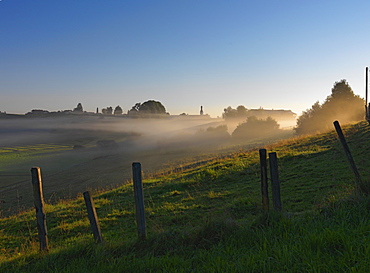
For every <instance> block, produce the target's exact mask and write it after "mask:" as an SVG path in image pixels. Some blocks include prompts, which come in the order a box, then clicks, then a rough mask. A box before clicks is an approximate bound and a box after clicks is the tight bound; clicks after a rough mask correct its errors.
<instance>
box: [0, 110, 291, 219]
mask: <svg viewBox="0 0 370 273" xmlns="http://www.w3.org/2000/svg"><path fill="white" fill-rule="evenodd" d="M240 122H241V121H237V122H236V121H225V120H223V119H214V118H200V117H195V118H192V117H186V116H185V117H181V116H180V117H179V116H177V117H166V118H158V119H155V118H152V119H145V118H123V117H114V116H111V117H104V116H60V117H42V118H34V117H33V118H15V119H0V151H1V153H0V179H1V181H0V206H1V207H0V208H1V211H0V213H1V214H3V215H7V214H9V213H13V212H15V211H17V210H20V209H24V208H29V207H31V206H32V194H31V193H32V188H31V176H30V169H31V167H33V166H38V167H40V168H41V172H42V177H43V184H44V185H43V186H44V192H45V199H46V202H54V201H57V200H59V199H60V198H72V197H74V196H76V194H78V193H81V192H83V191H86V190H96V189H104V188H111V187H114V186H116V185H118V184H122V183H125V182H127V181H129V180H130V179H131V163H132V162H135V161H139V162H141V163H142V165H143V171H144V173H147V174H150V173H155V172H157V171H159V170H163V169H168V168H170V169H171V168H177V167H178V166H182V165H186V164H191V163H193V162H197V161H200V160H204V159H206V158H207V157H209V156H210V155H211V154H218V155H220V156H222V154H227V153H230V152H233V151H235V150H238V149H241V148H243V147H244V148H246V149H247V148H250V147H253V145H261V144H262V143H263V141H268V140H269V141H271V139H274V140H275V139H276V138H284V137H289V136H291V130H280V131H279V132H278V133H276V136H273V135H266V136H262V137H261V138H259V139H257V140H256V139H252V140H249V139H247V138H246V139H245V141H243V143H241V142H240V141H238V142H235V141H234V140H233V138H232V137H231V133H232V131H233V130H234V129H235V128H236V127H237V126H238V124H239V123H240ZM264 139H265V140H264ZM109 141H110V142H109ZM243 145H246V146H243Z"/></svg>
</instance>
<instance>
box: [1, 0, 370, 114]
mask: <svg viewBox="0 0 370 273" xmlns="http://www.w3.org/2000/svg"><path fill="white" fill-rule="evenodd" d="M369 56H370V1H368V0H366V1H365V0H363V1H362V0H352V1H342V0H335V1H332V0H310V1H306V0H258V1H257V0H253V1H252V0H243V1H242V0H240V1H237V0H235V1H233V0H223V1H218V0H209V1H206V0H204V1H199V0H168V1H162V0H148V1H140V0H120V1H119V0H114V1H113V0H105V1H102V0H101V1H97V0H63V1H57V0H53V1H51V0H0V111H6V112H8V113H26V112H28V111H30V110H32V109H44V110H49V111H57V110H64V109H73V108H74V107H76V105H77V103H79V102H81V103H82V105H83V107H84V110H86V111H95V110H96V108H97V107H98V108H99V109H101V108H104V107H107V106H112V107H113V108H114V107H115V106H117V105H120V106H121V107H122V108H123V110H124V111H125V112H126V111H127V110H129V109H131V107H132V106H133V105H134V104H135V103H137V102H144V101H146V100H149V99H154V100H159V101H161V102H162V103H163V105H164V106H165V107H166V109H167V111H168V112H170V114H173V115H175V114H181V113H183V112H185V113H189V114H198V113H199V109H200V106H201V105H203V106H204V110H205V112H206V113H208V114H210V115H211V116H212V117H216V116H221V114H222V112H223V109H224V108H226V107H227V106H232V107H233V108H236V107H237V106H238V105H244V106H245V107H247V108H258V107H263V108H266V109H271V108H273V109H291V110H293V111H294V112H296V113H297V114H300V113H301V112H302V111H303V110H305V109H307V108H310V107H311V105H312V104H314V103H315V101H317V100H319V101H320V102H323V100H324V99H325V98H326V96H328V95H329V94H330V91H331V88H332V87H333V84H334V82H336V81H339V80H341V79H346V80H347V81H348V82H349V84H350V86H351V87H352V89H353V90H354V92H355V93H356V94H358V95H360V96H361V97H364V96H365V94H364V89H365V87H364V86H365V84H364V70H365V66H368V65H370V60H369Z"/></svg>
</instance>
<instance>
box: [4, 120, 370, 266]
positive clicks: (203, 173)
mask: <svg viewBox="0 0 370 273" xmlns="http://www.w3.org/2000/svg"><path fill="white" fill-rule="evenodd" d="M344 132H345V135H346V137H347V139H348V142H349V146H350V148H351V150H352V153H353V157H354V159H355V161H356V163H357V165H358V168H359V171H360V173H361V174H362V176H363V180H364V181H367V180H368V177H367V176H368V170H369V168H370V162H369V160H368V158H367V151H368V149H369V148H370V147H369V146H370V144H369V141H368V140H369V138H370V130H369V126H368V125H367V123H365V122H362V123H358V124H354V125H350V126H347V127H345V128H344ZM264 148H266V149H267V150H268V151H269V152H277V155H278V158H279V170H280V180H281V194H282V203H283V213H282V214H280V213H274V212H272V211H271V212H270V213H268V214H267V213H265V212H263V211H262V206H261V195H260V183H259V180H260V178H259V172H260V170H259V158H258V149H257V148H254V149H251V150H243V149H239V150H237V151H234V152H232V153H227V154H224V155H223V156H214V157H212V156H210V155H209V154H208V157H207V158H205V157H202V156H201V155H199V157H198V158H195V159H193V160H194V161H190V160H188V161H186V160H184V161H183V162H182V165H180V164H176V166H171V165H168V167H167V169H164V170H161V171H160V172H158V173H157V174H155V173H152V172H149V171H147V169H146V166H149V165H147V164H146V163H145V160H144V161H143V162H142V163H143V169H144V193H145V206H146V217H147V231H148V239H147V240H145V241H138V240H137V232H136V225H135V209H134V204H133V188H132V184H131V183H130V182H128V183H125V184H123V185H120V186H118V187H116V188H114V189H112V190H107V191H101V192H96V193H95V195H94V200H95V205H96V207H97V212H98V216H99V220H100V225H101V229H102V233H103V238H104V241H105V242H104V243H103V244H101V245H97V244H95V243H94V242H93V237H92V234H91V232H90V226H89V221H88V219H87V217H86V211H85V208H84V202H83V199H82V198H81V197H79V198H77V199H72V200H61V201H60V202H58V203H57V204H54V205H51V204H47V206H46V212H47V223H48V231H49V241H50V251H49V253H47V254H41V253H39V251H38V247H39V246H38V241H37V229H36V228H35V216H34V214H35V213H34V211H33V210H29V211H25V212H22V213H19V214H17V215H13V216H10V217H7V218H3V219H1V220H0V248H1V249H2V254H1V256H0V262H1V265H0V271H3V272H40V271H42V272H86V269H87V268H88V269H89V272H107V271H111V272H368V268H369V267H370V213H369V209H370V199H369V197H368V196H367V195H365V194H358V193H356V192H355V191H354V179H353V174H352V173H351V170H350V168H349V164H348V162H347V159H346V158H345V155H344V152H343V151H342V148H341V146H340V143H339V141H338V140H337V137H336V135H335V133H334V132H329V133H326V134H320V135H316V136H310V137H299V138H292V139H289V140H283V141H281V142H279V143H276V144H269V145H266V146H264ZM145 154H146V156H148V152H147V151H146V153H145ZM184 155H186V153H185V152H184ZM111 156H112V157H113V158H114V156H119V155H109V156H108V157H111ZM162 156H163V155H162ZM189 156H190V154H189ZM159 157H160V156H159ZM159 157H155V158H154V159H158V158H159ZM185 158H186V156H185ZM143 159H145V158H144V157H143ZM146 159H147V160H148V158H146ZM178 159H179V158H178ZM196 159H199V160H200V161H201V163H196V161H197V160H196ZM169 160H170V159H169ZM147 162H149V161H147ZM150 162H155V160H150ZM121 163H122V162H121ZM121 163H120V164H121ZM162 163H163V162H162ZM98 165H99V164H97V166H98ZM118 166H119V165H118ZM85 167H86V166H85ZM90 167H91V165H90ZM94 167H96V166H93V167H92V168H94ZM116 167H117V165H113V166H112V169H108V170H106V171H107V172H115V171H116V170H114V168H116ZM130 167H131V164H129V166H128V167H127V168H128V169H129V168H130ZM83 169H84V167H83V166H81V170H83ZM160 173H164V174H163V175H161V174H160ZM270 201H271V200H270ZM270 203H271V202H270Z"/></svg>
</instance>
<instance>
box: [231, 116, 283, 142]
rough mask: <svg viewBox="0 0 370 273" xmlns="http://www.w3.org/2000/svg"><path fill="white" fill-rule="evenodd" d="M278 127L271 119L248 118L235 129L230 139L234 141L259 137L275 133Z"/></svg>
mask: <svg viewBox="0 0 370 273" xmlns="http://www.w3.org/2000/svg"><path fill="white" fill-rule="evenodd" d="M279 127H280V125H279V124H278V123H277V121H276V120H275V119H273V118H272V117H268V118H267V119H258V118H257V117H255V116H250V117H248V118H247V120H246V121H245V122H243V123H241V124H239V125H238V127H236V129H235V130H234V132H233V133H232V137H233V138H235V139H241V138H256V137H261V136H263V135H266V134H270V133H275V132H277V131H278V130H279Z"/></svg>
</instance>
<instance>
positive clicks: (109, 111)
mask: <svg viewBox="0 0 370 273" xmlns="http://www.w3.org/2000/svg"><path fill="white" fill-rule="evenodd" d="M101 112H102V113H103V114H104V115H112V114H113V108H112V106H109V107H107V108H103V109H101Z"/></svg>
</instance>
